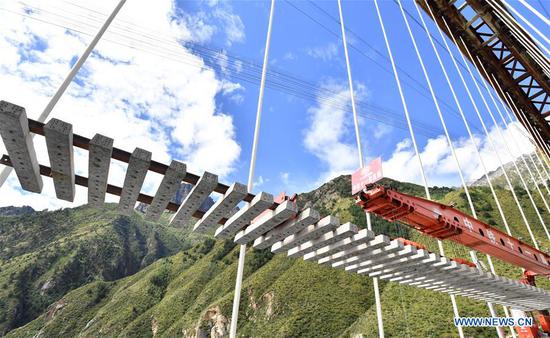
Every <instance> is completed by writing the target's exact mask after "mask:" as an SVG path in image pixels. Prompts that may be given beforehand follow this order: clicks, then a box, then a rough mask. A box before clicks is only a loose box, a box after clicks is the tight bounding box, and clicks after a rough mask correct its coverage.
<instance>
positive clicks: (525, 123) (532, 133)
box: [492, 75, 550, 164]
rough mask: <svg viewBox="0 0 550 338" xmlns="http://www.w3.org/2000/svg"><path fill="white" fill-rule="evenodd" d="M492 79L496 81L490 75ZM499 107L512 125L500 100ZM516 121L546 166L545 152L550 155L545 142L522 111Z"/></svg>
mask: <svg viewBox="0 0 550 338" xmlns="http://www.w3.org/2000/svg"><path fill="white" fill-rule="evenodd" d="M492 78H493V81H496V78H495V77H494V75H492ZM501 105H502V107H503V109H504V111H505V112H506V114H507V115H508V119H509V120H510V122H512V123H513V122H514V118H512V116H511V115H510V110H511V108H510V107H507V106H506V104H504V102H503V101H502V100H501ZM516 120H517V122H518V123H519V125H520V126H521V127H522V128H524V129H525V132H526V133H527V135H529V137H530V139H531V140H532V141H533V142H534V143H535V145H536V147H537V148H539V149H540V151H541V153H542V156H543V158H544V160H545V162H547V164H548V156H547V152H548V154H550V149H549V148H548V146H547V144H546V142H544V140H543V139H542V137H541V136H540V133H539V132H538V130H537V129H536V128H534V127H533V126H532V125H531V123H530V122H529V120H528V119H527V117H526V116H525V113H524V112H523V111H522V110H520V114H519V115H518V118H517V119H516ZM537 142H540V144H542V148H541V147H540V146H539V145H538V144H537Z"/></svg>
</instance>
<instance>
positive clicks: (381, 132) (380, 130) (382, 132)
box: [373, 123, 393, 140]
mask: <svg viewBox="0 0 550 338" xmlns="http://www.w3.org/2000/svg"><path fill="white" fill-rule="evenodd" d="M392 131H393V128H392V127H391V126H388V125H387V124H382V123H377V124H376V126H375V127H374V131H373V136H374V138H375V139H377V140H379V139H381V138H383V137H384V136H386V135H388V134H390V133H391V132H392Z"/></svg>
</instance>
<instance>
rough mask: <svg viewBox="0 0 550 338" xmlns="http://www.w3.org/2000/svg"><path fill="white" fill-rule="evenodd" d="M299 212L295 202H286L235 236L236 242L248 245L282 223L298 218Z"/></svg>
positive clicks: (267, 212)
mask: <svg viewBox="0 0 550 338" xmlns="http://www.w3.org/2000/svg"><path fill="white" fill-rule="evenodd" d="M297 212H298V207H297V206H296V203H295V202H292V201H284V202H283V203H281V204H279V206H278V207H277V208H276V209H275V210H268V211H266V213H265V214H264V215H261V216H260V217H258V219H256V220H254V221H253V222H252V223H251V224H250V226H248V227H247V228H246V229H244V230H241V231H239V232H238V233H237V235H235V242H236V243H238V244H246V243H248V242H250V241H253V240H255V239H256V238H258V237H259V236H261V235H263V234H265V233H266V232H268V231H269V230H271V229H273V228H275V227H276V226H277V225H279V224H281V223H282V222H284V221H286V220H288V219H289V218H291V217H294V216H296V213H297Z"/></svg>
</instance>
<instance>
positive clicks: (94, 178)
mask: <svg viewBox="0 0 550 338" xmlns="http://www.w3.org/2000/svg"><path fill="white" fill-rule="evenodd" d="M112 153H113V139H112V138H109V137H106V136H103V135H100V134H95V135H94V137H93V138H92V139H91V140H90V145H89V149H88V204H89V205H91V206H94V207H100V206H102V205H103V204H104V203H105V193H106V192H107V179H108V177H109V167H110V166H111V155H112Z"/></svg>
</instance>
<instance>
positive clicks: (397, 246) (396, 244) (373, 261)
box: [344, 240, 405, 272]
mask: <svg viewBox="0 0 550 338" xmlns="http://www.w3.org/2000/svg"><path fill="white" fill-rule="evenodd" d="M404 247H405V246H404V245H403V242H401V241H395V240H394V241H391V243H390V244H389V245H386V246H384V247H382V248H380V249H376V250H373V251H371V252H370V253H368V254H364V255H359V256H355V257H351V258H348V259H347V260H346V263H345V264H344V265H345V269H346V271H350V272H355V271H357V270H359V269H360V268H363V267H364V268H366V267H368V266H376V265H378V264H379V263H378V262H385V261H387V259H388V258H387V257H388V256H389V254H392V253H395V252H398V251H401V250H403V249H404Z"/></svg>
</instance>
